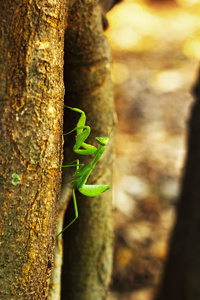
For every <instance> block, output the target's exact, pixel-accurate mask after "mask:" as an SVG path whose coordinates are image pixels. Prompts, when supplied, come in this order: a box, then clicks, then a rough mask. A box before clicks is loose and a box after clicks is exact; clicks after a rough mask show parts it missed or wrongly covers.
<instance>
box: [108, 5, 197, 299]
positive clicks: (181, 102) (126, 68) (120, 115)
mask: <svg viewBox="0 0 200 300" xmlns="http://www.w3.org/2000/svg"><path fill="white" fill-rule="evenodd" d="M107 17H108V21H109V28H108V29H107V30H106V32H105V34H106V36H107V38H108V40H109V42H110V45H111V51H112V59H113V63H112V79H113V82H114V92H115V104H116V112H117V119H118V123H117V134H116V143H115V144H116V163H115V182H114V227H115V250H114V266H113V278H112V286H111V293H110V296H109V300H118V299H120V300H152V299H153V296H154V294H155V292H156V289H157V287H158V286H159V281H160V277H161V274H162V270H163V266H164V263H165V261H166V257H167V252H168V242H169V239H170V234H171V230H172V228H173V225H174V222H175V219H176V207H177V202H178V195H179V189H180V184H181V177H182V173H183V168H184V158H185V154H186V141H187V120H188V118H189V115H190V109H191V105H192V102H193V97H192V94H191V89H192V87H193V84H194V83H195V80H196V76H197V71H198V68H199V59H200V1H199V0H168V1H164V0H157V1H156V0H146V1H145V0H138V1H135V0H134V1H133V0H124V1H123V2H121V3H120V4H118V5H116V6H115V7H114V8H113V9H112V10H111V11H110V12H109V13H108V14H107Z"/></svg>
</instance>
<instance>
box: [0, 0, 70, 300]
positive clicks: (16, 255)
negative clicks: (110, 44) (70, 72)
mask: <svg viewBox="0 0 200 300" xmlns="http://www.w3.org/2000/svg"><path fill="white" fill-rule="evenodd" d="M0 12H1V16H0V20H1V22H0V39H1V41H0V75H1V80H0V101H1V106H0V186H1V188H0V214H1V215H0V224H1V230H0V233H1V252H0V259H1V260H0V272H1V274H0V299H4V300H11V299H13V300H19V299H20V300H23V299H26V300H27V299H31V300H34V299H36V300H38V299H46V298H47V289H48V282H49V277H50V270H51V269H52V266H53V249H54V243H55V229H56V221H57V220H56V211H57V201H58V197H59V194H60V183H61V169H60V168H59V167H58V165H57V164H61V163H62V111H63V97H64V89H63V46H64V15H65V4H64V0H55V1H45V0H44V1H41V0H32V1H31V0H24V1H20V0H18V1H16V0H13V1H11V0H7V1H0Z"/></svg>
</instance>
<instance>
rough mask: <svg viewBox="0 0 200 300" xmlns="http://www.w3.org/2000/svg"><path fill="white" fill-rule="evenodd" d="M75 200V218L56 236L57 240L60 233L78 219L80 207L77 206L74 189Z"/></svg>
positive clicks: (74, 196)
mask: <svg viewBox="0 0 200 300" xmlns="http://www.w3.org/2000/svg"><path fill="white" fill-rule="evenodd" d="M72 193H73V202H74V210H75V218H74V219H73V220H72V221H71V222H70V223H69V224H68V225H67V226H66V227H65V228H64V229H63V230H62V231H61V232H60V233H59V234H58V235H57V236H56V240H57V238H58V237H59V235H60V234H62V233H63V232H64V231H65V230H66V229H67V228H68V227H69V226H71V225H72V224H73V223H74V222H75V221H76V219H78V207H77V202H76V195H75V190H74V189H73V192H72Z"/></svg>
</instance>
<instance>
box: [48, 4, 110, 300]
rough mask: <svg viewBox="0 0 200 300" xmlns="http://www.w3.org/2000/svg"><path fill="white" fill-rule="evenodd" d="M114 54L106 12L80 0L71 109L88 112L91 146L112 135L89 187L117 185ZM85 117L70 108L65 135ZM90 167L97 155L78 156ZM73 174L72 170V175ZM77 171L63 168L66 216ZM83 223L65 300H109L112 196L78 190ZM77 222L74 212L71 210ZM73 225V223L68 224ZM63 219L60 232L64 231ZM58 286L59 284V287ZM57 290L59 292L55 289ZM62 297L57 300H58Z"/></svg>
mask: <svg viewBox="0 0 200 300" xmlns="http://www.w3.org/2000/svg"><path fill="white" fill-rule="evenodd" d="M110 72H111V62H110V49H109V45H108V43H107V40H106V38H105V36H104V34H103V29H102V23H101V10H100V7H99V3H98V1H97V0H93V1H89V0H84V1H76V2H75V4H74V5H73V6H72V7H71V8H70V9H69V11H68V19H67V28H66V34H65V89H66V93H65V104H66V105H69V106H72V107H77V108H80V109H82V110H84V111H85V113H86V117H87V122H86V124H87V125H89V126H90V127H91V134H90V136H89V138H88V139H87V143H89V144H91V145H95V146H96V147H98V143H97V142H96V140H95V137H98V136H109V137H110V142H109V144H108V145H107V148H106V151H105V152H104V154H103V156H102V158H101V159H100V161H99V162H98V163H97V165H96V167H95V168H94V170H93V171H92V173H91V175H90V177H89V180H88V183H90V184H99V185H101V184H102V185H103V184H106V185H112V166H113V156H114V155H113V151H114V150H113V149H114V147H113V137H114V131H115V130H114V126H115V124H114V123H115V120H114V105H113V87H112V83H111V77H110ZM78 118H80V115H79V114H78V113H75V112H72V111H70V110H69V109H67V108H66V109H65V118H64V132H68V131H69V130H72V129H73V128H74V127H75V126H76V124H77V121H78ZM74 143H75V134H71V135H70V136H66V139H65V147H64V154H65V158H64V164H67V163H69V162H71V161H73V160H74V159H75V158H77V155H74V153H73V145H74ZM78 158H79V159H80V162H81V163H82V162H83V163H84V164H85V165H87V164H88V163H89V162H91V161H92V160H93V159H94V157H93V156H91V155H90V156H87V157H85V156H83V155H80V156H79V157H78ZM70 169H72V170H70ZM74 171H75V169H73V168H63V187H62V193H61V198H60V216H62V215H63V214H64V210H65V208H66V204H67V199H68V194H69V193H68V192H69V187H70V186H69V184H68V185H66V184H65V182H66V181H67V180H69V179H71V176H72V174H73V173H74ZM76 197H77V202H78V210H79V218H78V220H77V221H76V222H75V223H74V224H73V225H72V226H71V227H69V228H68V229H67V230H66V232H64V234H63V237H64V264H63V268H62V298H61V299H68V300H71V299H73V300H76V299H78V300H80V299H81V300H93V299H95V300H100V299H101V300H102V299H105V297H106V294H107V291H108V286H109V282H110V276H111V268H112V191H111V190H109V191H106V192H105V193H103V194H102V195H101V196H98V197H93V198H92V197H84V196H83V195H81V194H80V193H79V192H78V191H76ZM70 214H71V218H73V217H74V211H73V210H72V211H71V213H70ZM66 223H69V219H66ZM61 224H62V217H60V224H59V226H58V228H59V229H58V231H59V230H61ZM60 243H61V236H60V240H59V243H58V247H57V254H56V256H55V260H56V261H57V262H58V263H57V269H56V270H54V271H55V276H54V279H52V288H53V287H54V288H55V290H56V288H58V287H59V282H58V281H56V272H57V275H59V265H60V264H61V259H60V257H59V255H60V254H59V249H60V246H61V244H60ZM54 283H55V284H54ZM52 290H53V289H52ZM55 297H56V293H54V295H53V296H52V294H51V298H50V299H52V300H54V299H59V297H58V298H55Z"/></svg>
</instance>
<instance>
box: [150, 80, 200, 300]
mask: <svg viewBox="0 0 200 300" xmlns="http://www.w3.org/2000/svg"><path fill="white" fill-rule="evenodd" d="M195 98H196V101H195V103H194V106H193V109H192V114H191V118H190V123H189V125H190V126H189V127H190V128H189V139H188V154H187V160H186V166H185V175H184V178H183V184H182V191H181V195H180V202H179V208H178V212H177V222H176V225H175V229H174V233H173V236H172V240H171V246H170V251H169V257H168V260H167V264H166V268H165V271H164V276H163V282H162V285H161V289H160V292H159V294H158V296H157V298H156V299H157V300H169V299H170V300H196V299H200V284H199V283H200V232H199V228H200V77H199V79H198V82H197V84H196V87H195Z"/></svg>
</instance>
